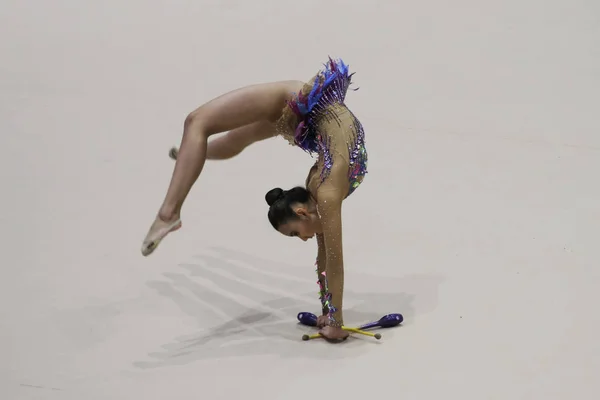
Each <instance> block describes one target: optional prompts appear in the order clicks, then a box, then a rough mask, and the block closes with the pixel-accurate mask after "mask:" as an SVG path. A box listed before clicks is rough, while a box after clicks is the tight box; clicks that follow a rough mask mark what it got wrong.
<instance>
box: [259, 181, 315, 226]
mask: <svg viewBox="0 0 600 400" xmlns="http://www.w3.org/2000/svg"><path fill="white" fill-rule="evenodd" d="M265 200H266V201H267V204H268V205H269V213H268V217H269V221H270V222H271V225H273V228H275V229H278V228H279V226H281V225H283V224H285V223H286V222H287V221H290V220H293V219H297V218H298V215H296V212H295V211H294V210H293V209H292V205H294V204H306V203H307V202H308V201H309V200H310V192H309V191H308V190H306V189H305V188H303V187H301V186H296V187H294V188H291V189H290V190H283V189H281V188H275V189H271V190H269V191H268V192H267V194H266V195H265Z"/></svg>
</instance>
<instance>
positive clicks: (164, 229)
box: [142, 214, 181, 257]
mask: <svg viewBox="0 0 600 400" xmlns="http://www.w3.org/2000/svg"><path fill="white" fill-rule="evenodd" d="M179 228H181V219H180V217H179V215H176V216H174V217H172V218H163V217H161V216H160V214H159V215H158V216H157V217H156V219H155V220H154V223H153V224H152V226H151V227H150V230H149V231H148V234H147V235H146V238H145V239H144V242H143V244H142V255H143V256H145V257H146V256H149V255H150V254H152V252H153V251H154V250H156V248H157V247H158V245H159V244H160V242H161V241H162V240H163V239H164V238H165V236H167V235H168V234H169V233H171V232H173V231H176V230H178V229H179Z"/></svg>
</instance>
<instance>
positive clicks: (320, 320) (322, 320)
mask: <svg viewBox="0 0 600 400" xmlns="http://www.w3.org/2000/svg"><path fill="white" fill-rule="evenodd" d="M328 322H329V317H328V316H327V314H325V315H319V316H318V317H317V328H323V327H325V326H327V323H328Z"/></svg>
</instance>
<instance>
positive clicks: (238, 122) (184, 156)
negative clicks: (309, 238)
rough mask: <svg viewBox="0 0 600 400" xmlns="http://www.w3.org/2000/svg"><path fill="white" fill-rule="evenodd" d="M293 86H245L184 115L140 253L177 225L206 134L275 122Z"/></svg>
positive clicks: (200, 160) (203, 154) (153, 246)
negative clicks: (170, 169) (176, 147)
mask: <svg viewBox="0 0 600 400" xmlns="http://www.w3.org/2000/svg"><path fill="white" fill-rule="evenodd" d="M296 88H297V84H293V83H292V82H275V83H266V84H260V85H252V86H247V87H244V88H241V89H237V90H234V91H232V92H229V93H226V94H224V95H222V96H219V97H217V98H215V99H213V100H211V101H209V102H208V103H206V104H204V105H202V106H200V107H199V108H197V109H196V110H195V111H193V112H192V113H190V114H189V115H188V117H187V118H186V120H185V123H184V130H183V137H182V140H181V145H180V148H179V152H178V154H177V161H176V162H175V168H174V170H173V176H172V178H171V183H170V185H169V188H168V190H167V194H166V196H165V199H164V201H163V203H162V205H161V207H160V209H159V211H158V213H157V215H156V218H155V220H154V223H153V224H152V226H151V227H150V230H149V231H148V234H147V235H146V238H145V239H144V241H143V244H142V255H144V256H148V255H150V254H151V253H152V252H153V251H154V250H155V249H156V247H157V246H158V245H159V243H160V241H161V240H162V239H163V238H164V237H165V236H166V235H167V234H168V233H169V232H172V231H174V230H177V229H179V228H180V227H181V221H180V213H181V207H182V205H183V202H184V201H185V198H186V197H187V195H188V193H189V191H190V190H191V188H192V185H193V184H194V183H195V181H196V180H197V179H198V176H199V175H200V173H201V172H202V168H203V166H204V162H205V160H206V152H207V145H208V137H209V136H211V135H213V134H216V133H220V132H225V131H229V130H233V129H235V128H239V127H242V126H244V125H249V124H252V123H255V122H258V121H263V120H267V121H271V122H275V121H276V120H277V118H278V117H279V115H280V114H281V110H282V109H283V106H284V105H285V100H286V99H287V98H288V96H289V95H290V93H291V92H293V91H294V90H296Z"/></svg>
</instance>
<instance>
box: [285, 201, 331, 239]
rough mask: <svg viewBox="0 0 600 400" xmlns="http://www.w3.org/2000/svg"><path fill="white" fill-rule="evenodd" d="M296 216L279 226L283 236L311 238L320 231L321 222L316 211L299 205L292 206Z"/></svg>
mask: <svg viewBox="0 0 600 400" xmlns="http://www.w3.org/2000/svg"><path fill="white" fill-rule="evenodd" d="M294 212H295V213H296V216H297V218H295V219H292V220H289V221H288V222H286V223H285V224H283V225H281V226H280V227H279V232H280V233H281V234H283V235H285V236H289V237H298V238H300V239H302V240H303V241H305V242H306V241H307V240H308V239H312V238H313V237H314V236H315V234H318V233H321V223H320V221H319V217H318V215H317V213H316V212H314V211H312V210H309V209H308V208H307V207H304V206H302V205H299V206H297V207H294Z"/></svg>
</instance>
